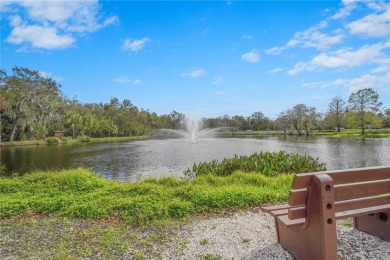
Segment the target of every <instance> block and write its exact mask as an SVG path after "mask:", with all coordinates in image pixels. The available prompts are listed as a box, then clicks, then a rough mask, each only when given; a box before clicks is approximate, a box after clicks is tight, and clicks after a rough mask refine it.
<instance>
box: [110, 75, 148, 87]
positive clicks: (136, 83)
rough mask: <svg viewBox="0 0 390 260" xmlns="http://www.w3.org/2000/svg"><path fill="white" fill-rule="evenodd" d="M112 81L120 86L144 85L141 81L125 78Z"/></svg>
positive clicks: (121, 77)
mask: <svg viewBox="0 0 390 260" xmlns="http://www.w3.org/2000/svg"><path fill="white" fill-rule="evenodd" d="M112 81H114V82H116V83H119V84H133V85H140V84H141V83H142V81H141V80H140V79H135V80H132V79H130V78H129V77H125V76H120V77H117V78H114V79H113V80H112Z"/></svg>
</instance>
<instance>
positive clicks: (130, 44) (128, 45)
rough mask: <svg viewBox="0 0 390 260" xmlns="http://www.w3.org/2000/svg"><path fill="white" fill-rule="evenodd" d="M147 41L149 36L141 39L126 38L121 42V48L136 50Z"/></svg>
mask: <svg viewBox="0 0 390 260" xmlns="http://www.w3.org/2000/svg"><path fill="white" fill-rule="evenodd" d="M148 41H149V38H142V39H135V40H131V39H126V40H124V42H123V45H122V49H123V50H129V51H134V52H137V51H139V50H141V49H142V48H143V47H144V45H145V44H146V43H147V42H148Z"/></svg>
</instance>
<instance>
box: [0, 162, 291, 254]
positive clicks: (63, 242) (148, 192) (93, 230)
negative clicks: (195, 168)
mask: <svg viewBox="0 0 390 260" xmlns="http://www.w3.org/2000/svg"><path fill="white" fill-rule="evenodd" d="M291 180H292V175H291V174H285V175H280V176H278V177H265V176H263V175H261V174H258V173H244V172H241V171H236V172H234V173H233V174H231V175H229V176H225V177H218V176H213V175H202V176H197V177H195V178H194V179H193V180H192V181H188V180H180V179H177V178H174V177H165V178H162V179H159V180H157V179H153V178H151V179H147V180H144V181H141V182H138V183H119V182H115V181H109V180H106V179H103V178H101V177H99V176H96V175H95V174H93V173H92V172H90V171H88V170H84V169H75V170H67V171H60V172H36V173H32V174H28V175H24V176H20V177H14V178H4V177H3V178H0V230H1V236H0V256H1V257H5V258H6V257H9V256H17V257H18V258H20V259H25V258H38V259H42V258H56V259H57V258H58V259H75V258H84V259H85V258H101V259H121V258H124V257H129V258H132V259H144V258H148V259H149V258H155V259H158V258H159V253H158V252H161V250H160V249H161V248H162V247H164V245H165V243H166V242H167V241H169V239H170V236H171V235H172V232H174V228H175V226H177V225H174V224H175V223H176V224H180V223H182V221H183V220H186V219H190V218H193V217H197V216H198V217H199V216H205V215H208V214H222V213H224V212H230V211H236V210H241V209H248V208H250V207H252V206H254V205H261V204H266V203H279V202H283V201H285V200H286V199H287V196H288V190H289V188H290V185H291ZM183 246H185V241H183Z"/></svg>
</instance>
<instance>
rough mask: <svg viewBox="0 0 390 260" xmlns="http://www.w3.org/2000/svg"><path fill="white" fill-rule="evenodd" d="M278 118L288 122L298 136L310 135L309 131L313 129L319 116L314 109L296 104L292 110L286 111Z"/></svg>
mask: <svg viewBox="0 0 390 260" xmlns="http://www.w3.org/2000/svg"><path fill="white" fill-rule="evenodd" d="M279 118H280V119H282V118H283V120H282V121H286V122H288V123H289V124H290V125H292V127H293V128H294V129H295V131H296V132H297V133H298V135H303V132H304V131H305V133H306V135H310V134H311V129H313V128H314V127H315V124H316V122H317V119H318V118H319V114H318V113H317V111H316V108H315V107H308V106H306V105H305V104H298V105H296V106H294V107H293V108H292V109H288V110H286V111H284V112H282V113H281V114H280V115H279Z"/></svg>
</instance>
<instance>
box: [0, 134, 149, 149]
mask: <svg viewBox="0 0 390 260" xmlns="http://www.w3.org/2000/svg"><path fill="white" fill-rule="evenodd" d="M148 138H149V137H148V136H127V137H103V138H90V137H79V138H74V139H73V138H71V137H65V138H62V139H57V138H54V137H49V138H47V139H46V140H32V141H13V142H1V143H0V147H10V146H31V145H48V144H50V145H51V144H77V143H82V142H90V143H103V142H122V141H137V140H145V139H148Z"/></svg>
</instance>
